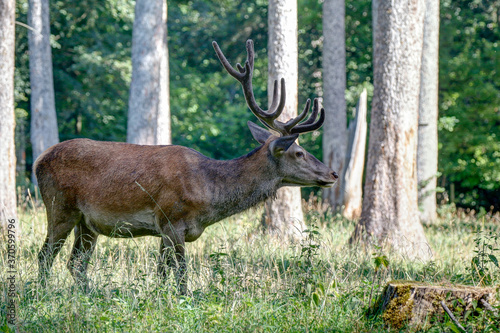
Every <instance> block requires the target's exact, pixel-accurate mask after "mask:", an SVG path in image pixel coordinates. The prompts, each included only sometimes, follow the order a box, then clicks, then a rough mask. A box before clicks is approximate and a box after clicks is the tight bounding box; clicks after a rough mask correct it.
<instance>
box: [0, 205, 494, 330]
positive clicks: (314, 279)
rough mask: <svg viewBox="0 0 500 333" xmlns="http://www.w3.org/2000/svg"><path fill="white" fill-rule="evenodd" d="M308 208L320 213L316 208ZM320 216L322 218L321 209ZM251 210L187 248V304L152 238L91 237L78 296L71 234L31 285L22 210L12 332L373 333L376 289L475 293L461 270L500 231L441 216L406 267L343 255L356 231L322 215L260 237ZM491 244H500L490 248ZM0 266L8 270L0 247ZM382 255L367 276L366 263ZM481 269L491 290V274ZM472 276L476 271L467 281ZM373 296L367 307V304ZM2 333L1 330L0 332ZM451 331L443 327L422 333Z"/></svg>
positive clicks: (471, 219)
mask: <svg viewBox="0 0 500 333" xmlns="http://www.w3.org/2000/svg"><path fill="white" fill-rule="evenodd" d="M315 208H318V207H315ZM320 211H321V209H320ZM260 214H261V211H259V210H258V209H257V210H254V211H249V212H246V213H244V214H241V215H237V216H234V217H231V218H229V219H227V220H225V221H222V222H220V223H218V224H215V225H213V226H211V227H210V228H208V229H207V230H206V232H205V233H204V234H203V235H202V236H201V238H200V239H198V240H197V241H196V242H193V243H189V244H188V245H187V252H188V258H187V259H188V272H189V294H188V295H187V296H178V295H177V293H176V290H175V283H174V281H173V277H172V278H171V280H170V281H169V282H168V283H163V282H162V281H161V280H159V279H158V277H157V275H156V265H157V263H156V261H157V256H158V247H159V238H153V237H142V238H136V239H111V238H107V237H102V236H101V237H100V238H99V241H98V244H97V247H96V251H95V253H94V254H93V256H92V258H91V263H90V265H89V270H88V275H89V278H90V279H91V281H92V283H91V291H90V292H89V293H87V294H85V293H82V292H81V291H79V289H77V288H76V287H75V286H74V281H73V279H72V277H71V276H70V274H69V272H68V270H67V269H66V262H67V260H68V257H69V253H70V251H71V247H72V243H73V236H70V238H69V239H68V240H67V241H66V243H65V245H64V247H63V249H62V250H61V253H60V254H59V255H58V256H57V259H56V261H55V263H54V266H53V268H52V271H51V277H50V280H49V283H48V285H47V287H46V288H41V287H40V286H39V284H38V282H37V272H38V265H37V254H38V251H39V249H40V247H41V245H42V243H43V240H44V238H45V235H46V217H45V213H44V211H43V207H41V206H39V205H37V204H36V203H35V201H30V202H28V203H26V204H25V205H24V206H23V207H22V208H21V209H20V221H21V225H22V236H21V238H20V239H19V240H18V243H17V247H18V253H17V259H18V267H17V272H18V273H17V279H16V285H17V293H18V298H17V300H16V302H17V305H18V309H17V323H18V330H19V331H21V332H122V331H124V332H379V331H380V332H382V331H384V332H385V331H388V330H390V328H388V327H386V326H385V325H384V323H383V321H382V319H381V318H380V316H378V317H368V316H367V315H366V313H367V312H366V310H367V309H368V307H369V306H370V305H371V304H369V303H370V302H371V303H372V304H373V303H374V302H375V299H376V297H377V296H378V295H379V294H380V293H381V291H382V288H383V286H384V285H385V284H386V283H387V282H388V281H391V280H397V279H405V280H416V281H425V282H430V283H461V284H476V285H478V284H480V283H484V281H480V277H481V275H479V274H475V272H474V271H473V270H471V269H470V267H471V260H472V258H473V257H474V256H475V255H476V253H475V252H474V250H475V249H476V247H477V246H476V244H475V242H474V239H475V238H477V237H478V233H477V231H478V230H490V231H492V232H494V233H496V234H499V232H500V221H499V220H498V216H496V217H492V216H488V215H486V216H483V217H481V218H479V219H478V218H477V217H475V216H472V215H471V216H467V215H466V214H463V213H458V212H456V211H455V210H453V209H451V208H450V207H445V208H443V209H442V211H441V216H442V218H441V219H440V220H439V221H438V222H437V223H435V224H432V225H426V226H425V230H426V234H427V237H428V240H429V242H430V246H431V247H432V249H433V250H434V258H433V260H432V261H431V262H420V261H418V260H416V261H409V260H408V259H407V258H405V257H403V256H401V255H399V254H396V253H392V252H391V251H387V250H384V249H378V250H376V251H375V253H374V252H373V251H365V250H363V249H360V248H350V247H349V246H347V242H348V238H349V236H350V235H351V233H352V231H353V229H354V222H352V221H347V220H345V219H342V218H341V217H339V216H332V215H331V213H329V212H328V211H324V210H323V211H321V213H318V209H314V210H310V211H309V212H308V214H307V216H308V224H309V226H310V227H309V229H308V231H307V232H306V233H305V235H304V238H303V239H302V240H300V241H296V242H282V241H280V240H279V239H272V238H269V237H268V236H267V235H265V234H264V233H262V232H261V230H260V229H259V222H258V221H259V216H260ZM497 245H498V244H497ZM1 251H2V253H1V254H2V255H1V257H0V263H1V264H0V266H1V267H6V253H5V249H4V247H3V246H2V249H1ZM380 256H386V257H387V259H388V262H389V266H388V267H387V268H381V269H379V270H377V272H376V265H375V264H374V258H375V257H380ZM485 264H486V265H489V266H487V267H489V270H488V274H489V276H490V278H491V280H489V283H490V284H493V285H495V284H498V282H499V281H500V270H499V269H498V268H497V267H496V266H495V264H494V263H493V262H486V263H485ZM476 273H477V272H476ZM5 275H6V270H5V269H2V271H1V272H0V281H1V283H2V285H1V289H0V292H1V295H2V298H1V302H2V303H1V304H0V314H1V318H2V319H1V320H2V321H1V322H0V331H1V330H3V331H8V330H9V328H8V327H7V325H6V320H5V317H6V316H5V314H6V299H7V298H6V293H7V290H6V288H7V284H6V283H5V282H4V281H5V279H6V276H5ZM371 296H372V297H371ZM2 325H3V327H1V326H2ZM469 327H471V328H472V327H473V328H474V329H476V330H479V331H492V332H493V331H498V329H499V327H500V325H498V326H495V324H493V323H492V322H491V320H489V321H488V320H485V321H483V322H478V321H476V322H472V323H471V324H470V326H469ZM446 330H449V328H448V326H447V324H446V322H443V323H436V324H434V325H433V326H432V327H431V328H430V329H428V331H435V332H442V331H446Z"/></svg>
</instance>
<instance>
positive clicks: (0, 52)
mask: <svg viewBox="0 0 500 333" xmlns="http://www.w3.org/2000/svg"><path fill="white" fill-rule="evenodd" d="M15 4H16V2H15V1H14V0H0V228H1V229H4V228H6V226H7V221H8V219H9V218H16V217H17V213H16V153H15V144H14V131H15V122H16V118H15V115H14V45H15V44H14V39H15V32H14V20H15V10H16V6H15ZM2 234H3V233H2Z"/></svg>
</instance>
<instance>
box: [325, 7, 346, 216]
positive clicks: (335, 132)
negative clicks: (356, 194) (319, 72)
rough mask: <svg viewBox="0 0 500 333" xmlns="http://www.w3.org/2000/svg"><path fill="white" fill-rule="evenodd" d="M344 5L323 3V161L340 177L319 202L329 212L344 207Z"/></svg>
mask: <svg viewBox="0 0 500 333" xmlns="http://www.w3.org/2000/svg"><path fill="white" fill-rule="evenodd" d="M344 21H345V2H344V0H325V2H324V3H323V37H324V42H323V104H324V107H325V112H326V113H327V114H326V117H325V123H324V125H323V161H324V163H325V164H326V165H328V166H329V167H330V168H331V169H332V170H335V171H337V173H338V174H339V175H340V180H339V183H338V184H337V185H336V186H335V187H333V188H331V189H325V190H323V199H324V200H326V201H327V202H329V203H330V205H331V207H332V209H334V210H338V209H341V207H342V205H343V204H344V191H343V188H344V187H345V186H348V184H347V183H346V181H345V180H346V179H345V177H344V176H345V169H346V168H345V167H346V165H345V164H346V149H347V128H346V127H347V115H346V101H345V90H346V50H345V24H344Z"/></svg>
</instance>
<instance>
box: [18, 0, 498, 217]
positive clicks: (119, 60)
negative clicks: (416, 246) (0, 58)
mask: <svg viewBox="0 0 500 333" xmlns="http://www.w3.org/2000/svg"><path fill="white" fill-rule="evenodd" d="M322 3H323V1H321V0H299V1H298V11H299V15H298V20H299V22H298V23H299V31H298V38H299V83H298V85H299V105H303V104H304V103H305V100H306V99H307V98H314V97H316V96H323V95H324V94H325V93H327V92H323V91H322V77H323V76H324V75H328V73H323V70H322V66H321V63H322V51H323V39H322ZM16 6H17V7H16V8H17V17H16V19H17V20H18V21H19V22H23V23H26V22H27V17H26V13H27V8H28V1H27V0H21V1H17V2H16ZM168 6H169V9H168V43H169V50H170V54H169V56H170V95H171V99H170V102H171V114H172V132H173V133H172V134H173V142H174V143H175V144H180V145H185V146H189V147H192V148H194V149H197V150H199V151H201V152H202V153H203V154H205V155H207V156H210V157H213V158H217V159H230V158H235V157H237V156H241V155H243V154H245V153H247V152H249V151H250V150H252V149H253V148H254V147H255V146H256V143H255V142H254V141H253V139H252V137H251V135H250V132H249V131H248V130H247V128H246V122H247V121H248V120H251V121H256V119H255V117H254V116H253V115H252V114H251V113H250V112H249V111H248V109H247V106H246V103H245V101H244V98H243V95H242V93H241V88H240V86H239V84H238V83H237V82H236V81H235V80H234V79H233V78H232V77H230V76H229V75H228V74H227V73H226V72H225V71H224V69H223V68H222V66H221V65H220V63H219V61H218V59H217V57H216V56H215V52H214V51H213V48H212V46H211V42H212V41H213V40H216V41H217V42H218V43H219V44H220V46H221V48H222V50H223V51H224V53H225V54H226V55H227V57H228V58H229V60H230V61H231V62H232V63H233V64H234V63H236V62H243V61H244V60H245V56H246V53H245V47H244V45H245V44H244V43H245V41H246V40H247V39H248V38H251V39H253V40H254V41H255V51H256V63H255V76H254V88H255V95H256V99H257V101H258V103H259V104H261V105H262V106H264V107H265V106H266V105H267V1H264V0H255V1H243V0H236V1H229V0H222V1H218V2H214V1H206V0H196V1H195V0H191V1H180V0H174V1H172V2H169V3H168ZM345 6H346V17H345V31H346V32H345V37H346V66H347V73H346V75H347V76H346V78H347V90H346V100H347V106H348V117H350V116H351V113H352V110H353V108H354V107H355V105H356V102H357V100H358V98H359V94H360V93H361V91H362V89H363V88H367V90H368V98H369V100H368V103H369V104H370V100H371V96H372V93H373V85H372V70H373V69H372V34H371V32H372V23H371V19H372V17H371V1H370V0H355V1H348V2H346V4H345ZM499 7H500V1H499V0H494V1H487V0H473V1H469V0H467V1H466V0H457V1H451V0H441V28H440V76H439V80H440V90H439V97H440V102H439V103H440V104H439V112H440V116H439V117H440V118H439V141H440V143H439V147H440V159H439V172H441V173H442V176H441V179H440V184H442V186H443V187H445V188H448V187H449V185H450V183H453V184H455V189H456V191H457V192H458V194H457V195H456V203H457V205H460V206H468V207H474V208H477V207H479V206H485V207H488V208H489V207H490V206H491V205H494V206H495V207H496V208H497V209H498V207H500V201H499V200H500V195H498V193H499V190H500V153H499V152H500V139H499V136H500V110H499V105H500V81H499V80H500V79H499V78H500V74H499V71H500V67H499V65H500V62H499V61H498V59H497V58H498V41H499V40H500V32H499V31H500V29H499V27H498V10H499ZM50 15H51V33H52V36H51V44H52V55H53V67H54V84H55V93H56V108H57V112H58V124H59V132H60V138H61V140H67V139H71V138H75V137H89V138H93V139H99V140H118V141H124V140H125V137H126V124H127V119H126V117H127V109H128V94H129V85H130V79H131V61H130V54H131V41H132V27H133V18H134V2H131V1H126V0H106V1H97V0H82V1H78V2H68V1H51V2H50ZM27 44H28V43H27V29H26V28H25V27H23V26H21V25H17V26H16V69H15V87H16V90H15V98H16V108H18V109H20V110H25V112H18V113H17V114H18V115H19V117H18V123H24V124H25V126H24V129H23V130H22V131H24V133H25V138H26V139H25V140H26V143H27V145H26V147H27V149H26V155H27V156H28V158H27V165H26V168H27V170H31V163H32V161H31V150H30V144H29V127H30V125H29V120H30V119H29V116H28V118H26V117H24V116H23V115H25V114H26V113H28V114H29V112H28V111H29V109H30V108H29V97H30V86H29V67H28V61H29V59H28V46H27ZM23 117H24V118H23ZM368 117H369V115H368ZM21 137H22V136H21ZM321 141H322V140H321V132H316V133H315V134H312V135H311V134H309V135H304V136H303V137H301V144H302V145H303V146H304V147H305V148H306V149H308V150H309V151H310V152H311V153H313V154H314V155H315V156H317V157H318V158H320V159H321V157H322V149H321ZM310 191H311V189H308V190H306V192H310ZM306 196H307V194H306ZM476 210H477V209H476Z"/></svg>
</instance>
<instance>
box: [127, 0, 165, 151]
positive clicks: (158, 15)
mask: <svg viewBox="0 0 500 333" xmlns="http://www.w3.org/2000/svg"><path fill="white" fill-rule="evenodd" d="M127 142H130V143H137V144H149V145H154V144H170V143H171V137H170V103H169V89H168V47H167V3H166V2H165V0H152V1H147V0H137V1H136V4H135V19H134V27H133V34H132V82H131V83H130V98H129V112H128V126H127Z"/></svg>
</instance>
